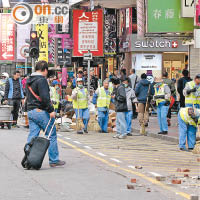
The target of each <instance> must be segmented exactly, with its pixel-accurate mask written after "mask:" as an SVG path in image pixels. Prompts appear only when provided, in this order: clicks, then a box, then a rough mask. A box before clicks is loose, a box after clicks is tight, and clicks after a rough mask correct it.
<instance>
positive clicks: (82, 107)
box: [72, 78, 90, 134]
mask: <svg viewBox="0 0 200 200" xmlns="http://www.w3.org/2000/svg"><path fill="white" fill-rule="evenodd" d="M72 100H73V108H74V110H75V113H76V119H82V121H83V124H84V129H83V131H77V133H78V134H83V132H84V133H88V130H87V129H88V122H89V119H90V114H89V109H88V100H89V98H88V91H87V89H86V88H84V87H83V80H82V78H77V88H75V89H74V90H73V91H72Z"/></svg>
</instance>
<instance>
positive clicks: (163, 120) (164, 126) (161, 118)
mask: <svg viewBox="0 0 200 200" xmlns="http://www.w3.org/2000/svg"><path fill="white" fill-rule="evenodd" d="M168 110H169V106H165V105H164V104H158V107H157V115H158V123H159V126H160V131H161V132H163V131H168V123H167V114H168Z"/></svg>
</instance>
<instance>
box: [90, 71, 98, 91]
mask: <svg viewBox="0 0 200 200" xmlns="http://www.w3.org/2000/svg"><path fill="white" fill-rule="evenodd" d="M90 88H92V89H93V90H94V91H96V89H97V88H98V79H97V78H96V77H95V75H94V71H93V70H92V71H90Z"/></svg>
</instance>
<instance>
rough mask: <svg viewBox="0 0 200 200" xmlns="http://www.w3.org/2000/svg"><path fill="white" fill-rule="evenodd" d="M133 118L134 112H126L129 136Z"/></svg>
mask: <svg viewBox="0 0 200 200" xmlns="http://www.w3.org/2000/svg"><path fill="white" fill-rule="evenodd" d="M132 118H133V111H132V110H129V111H128V112H125V119H126V126H127V130H126V133H127V134H128V133H131V128H132V126H131V125H132Z"/></svg>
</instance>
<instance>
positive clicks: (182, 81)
mask: <svg viewBox="0 0 200 200" xmlns="http://www.w3.org/2000/svg"><path fill="white" fill-rule="evenodd" d="M182 75H183V77H182V78H180V79H179V80H178V84H177V91H178V93H179V95H180V107H181V108H184V107H185V96H184V95H183V90H184V88H185V85H186V83H187V82H190V81H192V79H191V78H190V77H189V71H188V70H186V69H184V70H183V71H182Z"/></svg>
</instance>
